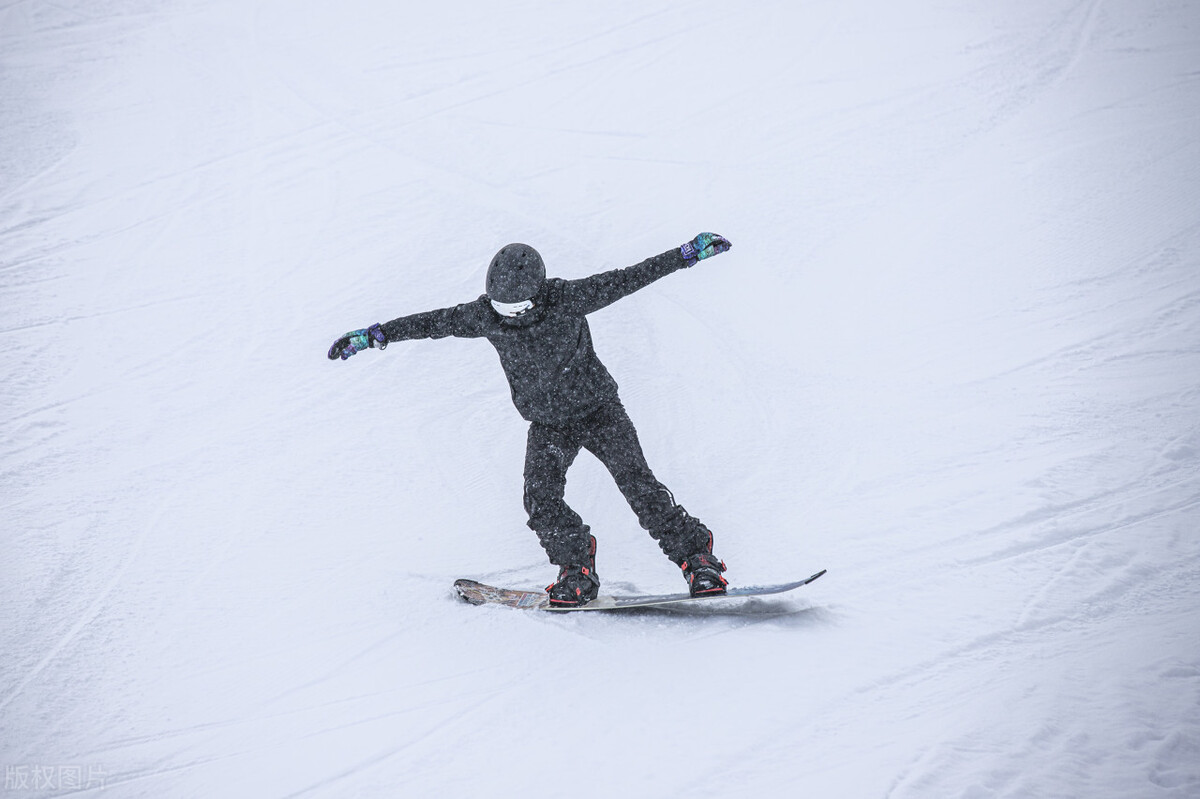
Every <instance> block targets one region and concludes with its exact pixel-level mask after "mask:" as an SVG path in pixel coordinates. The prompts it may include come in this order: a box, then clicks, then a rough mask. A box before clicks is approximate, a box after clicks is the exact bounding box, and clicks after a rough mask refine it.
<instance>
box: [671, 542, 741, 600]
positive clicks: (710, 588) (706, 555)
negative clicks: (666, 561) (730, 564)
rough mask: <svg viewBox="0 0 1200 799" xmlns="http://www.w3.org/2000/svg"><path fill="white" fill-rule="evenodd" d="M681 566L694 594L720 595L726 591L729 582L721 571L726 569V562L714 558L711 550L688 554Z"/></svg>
mask: <svg viewBox="0 0 1200 799" xmlns="http://www.w3.org/2000/svg"><path fill="white" fill-rule="evenodd" d="M679 567H680V568H681V569H683V576H684V578H686V579H687V581H688V589H689V590H690V591H691V592H692V596H720V595H721V594H723V593H725V586H727V585H728V584H729V581H728V580H726V579H725V578H724V577H722V576H721V572H723V571H725V563H724V561H720V560H717V559H716V558H714V557H713V556H712V553H711V552H697V553H696V554H694V555H688V556H687V558H685V559H684V561H683V563H681V564H679Z"/></svg>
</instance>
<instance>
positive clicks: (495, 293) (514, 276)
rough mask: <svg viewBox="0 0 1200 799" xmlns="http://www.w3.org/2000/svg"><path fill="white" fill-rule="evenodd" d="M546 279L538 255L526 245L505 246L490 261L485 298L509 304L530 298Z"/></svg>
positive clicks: (543, 267)
mask: <svg viewBox="0 0 1200 799" xmlns="http://www.w3.org/2000/svg"><path fill="white" fill-rule="evenodd" d="M545 279H546V265H545V264H544V263H542V256H540V255H538V251H537V250H535V249H533V248H532V247H530V246H529V245H528V244H508V245H506V246H504V247H501V248H500V252H498V253H496V255H495V257H493V258H492V263H491V265H490V266H489V267H488V273H487V295H488V299H490V300H493V301H495V302H503V303H513V302H524V301H525V300H528V299H532V298H533V297H534V295H536V294H537V293H538V289H540V288H541V287H542V282H543V281H545Z"/></svg>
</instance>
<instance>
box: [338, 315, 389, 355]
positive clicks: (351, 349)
mask: <svg viewBox="0 0 1200 799" xmlns="http://www.w3.org/2000/svg"><path fill="white" fill-rule="evenodd" d="M386 346H387V336H385V335H384V333H383V328H381V327H380V326H379V325H378V324H374V325H371V326H370V327H367V328H363V329H362V330H351V331H350V332H349V333H347V334H346V335H344V336H342V337H341V338H339V339H338V340H337V341H335V342H333V346H332V347H330V348H329V360H331V361H336V360H337V359H338V358H341V359H342V360H343V361H344V360H346V359H347V358H349V357H350V356H351V355H353V354H354V353H356V352H361V351H362V350H365V349H367V348H368V347H378V348H379V349H383V348H384V347H386Z"/></svg>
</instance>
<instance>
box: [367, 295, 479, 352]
mask: <svg viewBox="0 0 1200 799" xmlns="http://www.w3.org/2000/svg"><path fill="white" fill-rule="evenodd" d="M485 310H490V309H484V308H483V306H482V305H481V303H480V300H475V301H474V302H467V303H463V304H462V305H455V306H454V307H452V308H441V309H439V310H436V311H424V312H422V313H415V314H412V315H410V316H401V317H400V318H398V319H393V320H392V321H390V322H384V323H383V325H382V327H383V334H384V335H385V336H387V340H388V343H389V344H390V343H391V342H393V341H405V340H407V339H417V338H445V337H446V336H455V337H457V338H479V337H480V336H483V335H484V331H485V326H484V325H485V322H486V319H487V316H486V314H485V313H484V311H485Z"/></svg>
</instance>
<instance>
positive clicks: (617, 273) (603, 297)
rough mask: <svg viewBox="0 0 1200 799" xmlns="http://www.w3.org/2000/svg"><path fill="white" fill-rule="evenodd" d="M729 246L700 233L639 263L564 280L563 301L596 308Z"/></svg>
mask: <svg viewBox="0 0 1200 799" xmlns="http://www.w3.org/2000/svg"><path fill="white" fill-rule="evenodd" d="M730 246H731V245H730V243H729V241H728V239H726V238H725V237H724V236H718V235H717V234H715V233H701V234H700V235H698V236H696V238H694V239H692V240H691V241H689V242H687V243H686V244H684V245H683V246H681V247H676V248H674V249H670V250H667V251H666V252H664V253H662V254H661V255H656V256H654V257H653V258H647V259H646V260H645V261H642V262H641V263H640V264H635V265H634V266H629V267H625V268H624V269H613V270H611V271H608V272H600V273H599V274H595V275H592V276H590V277H585V278H581V279H580V280H570V281H567V283H566V286H565V287H564V297H565V301H566V302H567V303H569V304H570V306H571V307H572V308H573V309H574V310H577V311H579V312H580V313H585V314H588V313H591V312H592V311H598V310H600V309H601V308H604V307H605V306H608V305H611V304H613V303H614V302H616V301H617V300H619V299H621V298H622V297H626V296H628V295H630V294H632V293H633V292H635V291H637V290H638V289H642V288H645V287H646V286H649V285H650V284H651V283H653V282H654V281H656V280H658V279H659V278H662V277H666V276H667V275H669V274H671V273H672V272H674V271H676V270H678V269H683V268H684V267H688V266H695V264H696V263H697V262H698V261H701V260H703V259H705V258H709V257H711V256H713V255H717V254H718V253H723V252H725V251H726V250H728V249H729V248H730Z"/></svg>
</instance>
